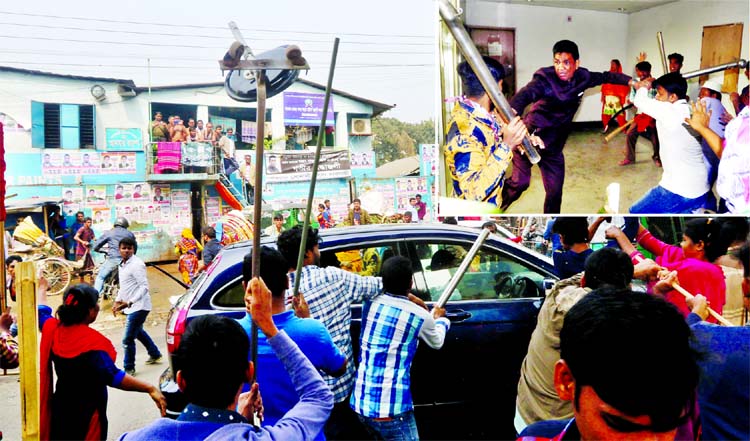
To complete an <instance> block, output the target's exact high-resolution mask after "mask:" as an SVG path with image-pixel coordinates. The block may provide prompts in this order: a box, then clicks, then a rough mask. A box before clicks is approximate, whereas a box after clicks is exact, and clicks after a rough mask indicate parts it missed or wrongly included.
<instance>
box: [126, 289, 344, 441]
mask: <svg viewBox="0 0 750 441" xmlns="http://www.w3.org/2000/svg"><path fill="white" fill-rule="evenodd" d="M245 304H246V305H248V310H249V312H250V313H251V314H252V316H253V320H254V321H255V323H256V324H257V325H258V328H260V330H261V331H263V334H264V335H265V336H266V338H267V339H268V342H269V344H270V345H271V347H272V348H273V350H274V353H275V354H276V355H277V356H278V357H279V359H280V360H282V362H283V364H284V368H285V369H286V371H287V372H288V373H289V377H290V378H291V380H292V383H293V384H294V387H295V389H296V390H297V392H298V393H299V396H300V399H299V402H298V403H297V404H296V405H295V406H294V408H293V409H291V410H290V411H289V412H287V413H286V415H284V417H283V418H282V419H281V420H280V421H279V422H278V424H276V425H274V426H265V427H262V428H257V427H255V426H253V425H251V424H248V423H247V420H248V418H250V417H251V416H252V415H253V414H255V413H256V412H257V411H259V410H261V409H262V403H261V401H260V393H259V389H258V386H257V383H256V384H254V385H253V388H252V392H250V393H245V394H240V391H241V389H242V385H243V383H245V382H247V381H249V380H250V379H251V378H252V377H253V370H254V366H253V364H252V363H251V362H248V361H247V354H248V351H249V350H250V342H249V340H248V338H247V334H245V331H244V330H243V329H242V326H240V325H239V324H238V323H237V322H236V321H235V320H232V319H231V318H229V317H223V316H219V315H204V316H201V317H198V318H195V319H193V320H192V321H191V322H190V324H189V325H188V327H187V330H186V331H185V335H183V337H182V341H181V342H180V346H179V348H177V351H176V352H175V355H174V364H173V367H174V370H175V372H176V374H175V379H176V380H177V385H178V386H179V387H180V390H181V391H182V392H183V393H184V394H185V395H186V397H187V400H188V403H189V404H188V405H187V407H186V408H185V410H183V412H182V413H181V414H180V416H179V417H178V418H177V420H176V421H175V420H171V419H168V418H160V419H158V420H156V421H154V422H153V423H151V424H150V425H148V426H146V427H144V428H142V429H139V430H136V431H133V432H130V433H125V434H123V436H122V437H120V440H121V441H138V440H144V441H147V440H148V441H151V440H174V439H179V440H184V441H187V440H203V439H216V440H225V439H246V440H272V439H275V440H298V439H299V440H302V439H305V440H306V439H312V438H313V437H314V436H315V435H316V434H317V433H319V432H320V431H321V429H322V428H323V424H325V422H326V420H327V419H328V416H329V415H330V413H331V408H332V407H333V395H332V394H331V391H330V390H329V389H328V387H327V386H326V384H325V383H324V382H323V379H322V378H321V377H320V374H319V373H318V372H317V371H316V370H315V367H313V365H312V364H311V363H310V360H308V359H307V357H305V355H304V354H303V353H302V351H300V349H299V347H297V345H296V344H295V343H294V342H293V341H292V340H291V339H290V338H289V336H287V335H286V332H284V331H279V330H278V329H277V328H276V325H275V324H274V322H273V318H272V316H271V292H270V291H269V290H268V288H267V287H266V285H265V283H263V280H262V279H253V280H252V281H251V282H250V286H249V289H248V290H247V291H246V292H245ZM266 387H268V388H269V389H271V388H273V387H275V385H273V384H269V385H267V386H266ZM235 409H236V410H237V411H238V412H235Z"/></svg>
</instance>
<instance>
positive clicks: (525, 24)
mask: <svg viewBox="0 0 750 441" xmlns="http://www.w3.org/2000/svg"><path fill="white" fill-rule="evenodd" d="M749 14H750V3H749V2H748V1H747V0H710V1H705V0H702V1H696V0H682V1H678V2H675V3H669V4H666V5H663V6H657V7H654V8H650V9H646V10H643V11H641V12H637V13H633V14H621V13H610V12H596V11H583V10H577V9H566V8H551V7H546V6H533V5H531V6H530V5H515V4H507V3H498V2H493V1H483V0H467V5H466V23H467V24H468V25H469V26H492V27H507V28H515V29H516V69H517V71H518V75H517V79H518V87H519V88H520V87H522V86H523V85H525V84H526V83H527V82H528V81H529V80H530V79H531V76H532V74H533V73H534V71H536V70H537V69H538V68H540V67H544V66H550V65H551V63H552V53H551V52H552V45H553V44H554V43H555V42H556V41H558V40H562V39H569V40H573V41H575V42H576V43H577V44H578V48H579V50H580V53H581V58H580V59H581V66H582V67H585V68H587V69H589V70H592V71H604V70H608V69H609V61H610V60H611V59H612V58H618V59H619V60H620V61H621V62H622V65H623V72H624V73H626V74H628V75H632V74H633V68H634V66H635V59H636V56H637V55H638V53H639V52H641V51H645V52H646V53H647V54H648V61H650V62H651V64H652V65H653V74H654V76H656V77H658V76H659V75H661V74H662V73H663V72H662V69H661V62H660V60H659V50H658V46H657V42H656V32H657V31H661V32H662V34H663V36H664V45H665V48H666V51H667V54H669V53H672V52H679V53H681V54H682V55H684V56H685V64H684V66H683V70H682V71H683V72H688V71H691V70H696V69H698V68H699V67H700V53H701V41H702V31H703V26H709V25H718V24H728V23H738V22H742V23H744V32H743V37H742V41H743V42H744V44H743V47H742V57H743V58H745V59H748V48H747V42H748V41H749V40H750V38H749V37H748V15H749ZM568 17H570V21H568ZM712 78H715V79H717V80H718V81H722V79H723V74H721V73H718V74H714V75H713V76H712ZM696 81H697V80H693V81H691V83H692V84H691V87H690V89H689V90H690V93H691V94H692V95H691V96H693V97H694V96H695V95H696V94H697V89H698V86H697V83H696ZM747 82H748V81H747V79H746V77H745V76H744V75H740V80H739V89H740V90H741V89H742V87H744V86H745V85H746V84H747ZM724 104H725V106H726V107H727V108H731V105H730V104H729V101H728V94H725V97H724ZM600 118H601V103H600V89H599V88H593V89H589V91H588V92H587V93H586V94H585V96H584V100H583V102H582V104H581V108H580V110H579V111H578V113H577V115H576V118H575V121H596V120H599V119H600Z"/></svg>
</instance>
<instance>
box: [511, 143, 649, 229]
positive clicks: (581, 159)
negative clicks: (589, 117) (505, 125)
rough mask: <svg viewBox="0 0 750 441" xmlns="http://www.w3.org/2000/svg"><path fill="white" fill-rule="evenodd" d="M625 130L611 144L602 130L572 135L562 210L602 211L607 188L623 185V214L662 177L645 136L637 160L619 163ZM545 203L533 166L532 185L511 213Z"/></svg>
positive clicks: (527, 211)
mask: <svg viewBox="0 0 750 441" xmlns="http://www.w3.org/2000/svg"><path fill="white" fill-rule="evenodd" d="M624 149H625V133H620V134H619V135H617V136H616V137H615V138H614V139H612V140H611V141H610V142H609V143H607V142H605V141H604V135H603V134H602V132H601V130H599V129H584V130H579V131H576V132H574V133H572V134H571V135H570V138H568V142H567V144H566V145H565V150H564V153H565V185H564V186H563V201H562V213H585V214H593V213H597V212H599V211H600V210H601V209H602V208H603V207H604V204H605V203H606V202H607V194H606V188H607V186H608V185H609V184H610V183H612V182H617V183H619V184H620V207H619V212H620V213H627V212H628V208H629V207H630V206H631V205H632V204H633V203H634V202H635V201H637V200H638V199H640V198H641V196H643V194H644V193H645V192H646V191H647V190H648V189H650V188H651V187H653V186H655V185H656V184H657V183H658V182H659V180H660V179H661V172H662V169H661V168H659V167H656V166H655V165H654V162H653V161H652V160H651V155H652V154H653V148H652V146H651V143H650V142H649V141H648V140H646V139H645V138H639V139H638V144H637V146H636V162H635V164H631V165H628V166H620V165H618V164H619V162H620V161H621V160H622V159H623V158H624ZM543 203H544V187H542V179H541V174H540V172H539V167H533V168H532V177H531V186H530V187H529V189H528V190H526V192H524V194H523V195H522V196H521V198H520V199H519V200H517V201H516V202H515V203H514V204H513V205H511V206H510V208H509V210H508V212H507V213H508V214H535V213H541V212H542V208H543Z"/></svg>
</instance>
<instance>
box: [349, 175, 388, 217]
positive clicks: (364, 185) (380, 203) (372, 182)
mask: <svg viewBox="0 0 750 441" xmlns="http://www.w3.org/2000/svg"><path fill="white" fill-rule="evenodd" d="M357 182H358V184H357V195H358V197H360V199H362V200H363V201H365V200H366V201H368V203H369V204H373V203H375V204H376V205H377V206H375V207H373V206H371V205H368V207H369V208H368V207H366V209H367V210H368V211H370V212H372V213H382V214H384V215H386V216H391V215H393V214H395V213H396V208H395V206H396V199H395V194H396V184H395V181H394V180H393V179H391V178H388V179H361V180H358V181H357ZM368 194H377V195H379V198H378V199H373V198H369V197H367V195H368Z"/></svg>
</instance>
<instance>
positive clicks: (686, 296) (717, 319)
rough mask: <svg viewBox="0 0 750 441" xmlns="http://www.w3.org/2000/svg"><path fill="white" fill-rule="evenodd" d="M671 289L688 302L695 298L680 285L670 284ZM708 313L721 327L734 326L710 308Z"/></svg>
mask: <svg viewBox="0 0 750 441" xmlns="http://www.w3.org/2000/svg"><path fill="white" fill-rule="evenodd" d="M635 259H636V260H637V261H638V263H641V262H643V258H641V257H640V256H635ZM662 268H663V267H662ZM672 288H674V289H675V290H676V291H677V292H679V293H680V294H682V295H683V296H685V299H686V300H690V299H692V298H693V297H695V296H694V295H692V294H691V293H690V291H688V290H686V289H685V288H683V287H681V286H680V284H679V283H677V282H672ZM708 313H709V314H710V315H711V317H713V318H715V319H716V321H718V322H719V323H721V324H722V325H724V326H734V324H732V322H730V321H729V320H727V319H725V318H724V317H722V316H721V314H719V313H718V312H716V311H714V310H713V309H711V307H710V306H709V307H708Z"/></svg>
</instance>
